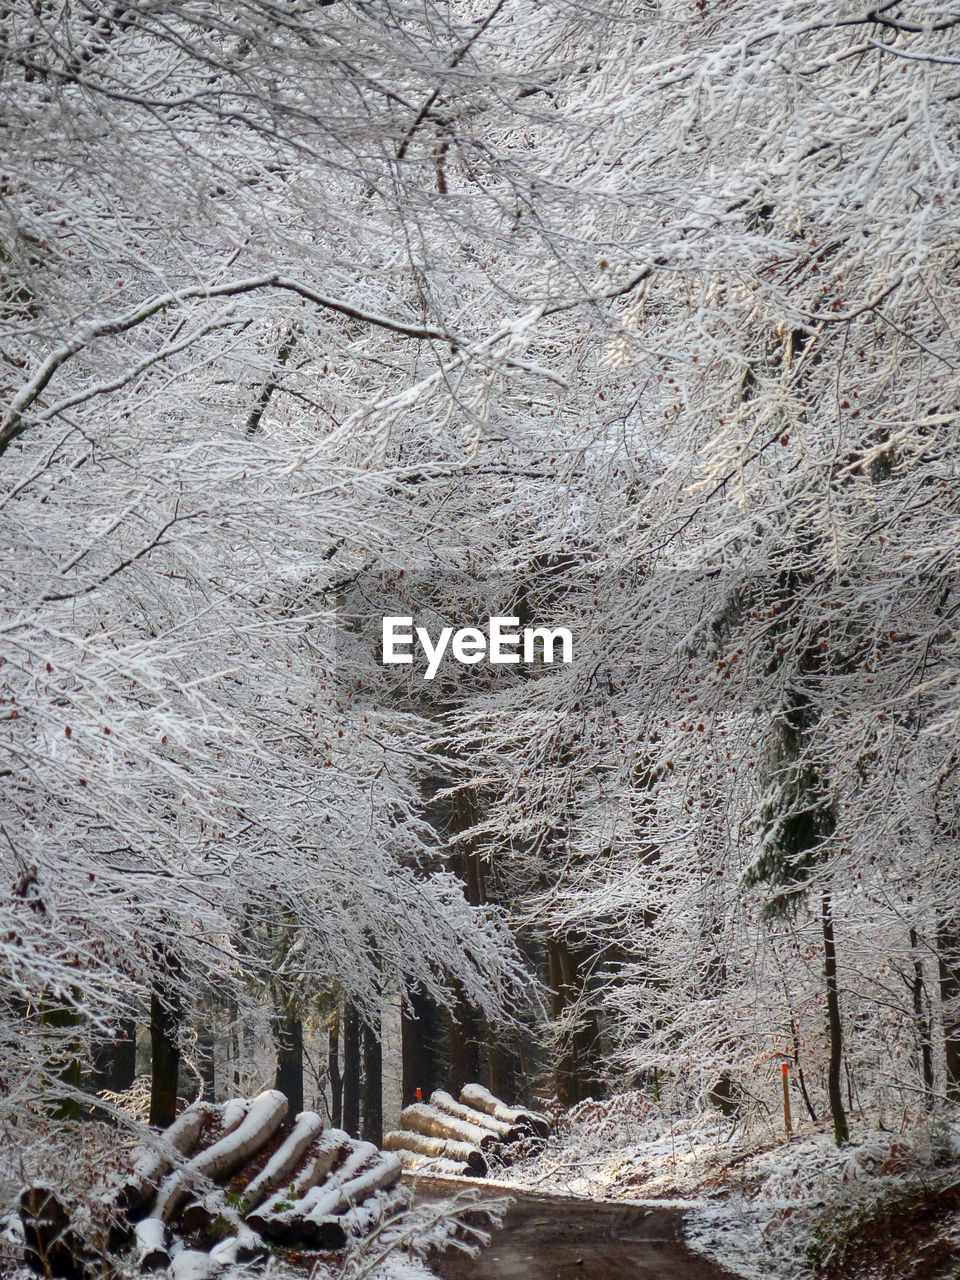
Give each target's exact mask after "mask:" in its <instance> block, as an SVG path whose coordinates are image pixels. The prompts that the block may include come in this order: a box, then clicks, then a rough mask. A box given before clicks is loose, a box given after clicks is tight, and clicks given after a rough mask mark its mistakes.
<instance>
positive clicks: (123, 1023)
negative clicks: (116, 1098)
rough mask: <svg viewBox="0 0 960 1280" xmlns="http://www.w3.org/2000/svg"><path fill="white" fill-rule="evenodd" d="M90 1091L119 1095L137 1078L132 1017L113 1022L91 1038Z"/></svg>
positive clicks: (135, 1035) (135, 1030)
mask: <svg viewBox="0 0 960 1280" xmlns="http://www.w3.org/2000/svg"><path fill="white" fill-rule="evenodd" d="M90 1056H91V1072H90V1075H91V1081H90V1083H91V1088H93V1089H94V1090H96V1091H97V1092H99V1091H100V1090H107V1091H108V1092H109V1093H122V1092H123V1090H124V1089H129V1088H130V1086H131V1085H132V1084H133V1082H134V1080H135V1079H136V1077H137V1026H136V1023H135V1022H134V1020H133V1019H132V1018H121V1019H118V1020H117V1021H115V1022H114V1023H113V1024H112V1025H111V1028H110V1031H109V1032H107V1033H106V1034H104V1035H95V1036H94V1038H93V1044H92V1045H91V1049H90Z"/></svg>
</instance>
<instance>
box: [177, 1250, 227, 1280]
mask: <svg viewBox="0 0 960 1280" xmlns="http://www.w3.org/2000/svg"><path fill="white" fill-rule="evenodd" d="M222 1270H223V1266H222V1264H221V1263H220V1262H218V1261H217V1259H216V1258H214V1257H213V1256H212V1255H211V1254H209V1253H203V1252H201V1250H199V1249H184V1251H183V1252H182V1253H178V1254H177V1256H176V1257H175V1258H174V1260H173V1262H171V1264H170V1271H169V1273H168V1274H169V1277H170V1280H212V1278H213V1276H215V1275H216V1274H217V1273H218V1272H219V1271H222Z"/></svg>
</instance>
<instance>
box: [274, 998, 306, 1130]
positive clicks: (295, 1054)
mask: <svg viewBox="0 0 960 1280" xmlns="http://www.w3.org/2000/svg"><path fill="white" fill-rule="evenodd" d="M274 1038H275V1040H276V1048H277V1075H276V1081H275V1084H274V1088H276V1089H279V1090H280V1092H281V1093H283V1094H286V1097H287V1102H288V1103H289V1104H290V1114H291V1115H293V1116H295V1115H298V1114H299V1113H300V1112H301V1111H302V1110H303V1022H302V1021H301V1019H300V1014H299V1012H298V1010H296V1009H295V1008H293V1007H289V1006H288V1008H287V1010H286V1011H285V1012H283V1013H278V1014H277V1015H276V1017H275V1019H274Z"/></svg>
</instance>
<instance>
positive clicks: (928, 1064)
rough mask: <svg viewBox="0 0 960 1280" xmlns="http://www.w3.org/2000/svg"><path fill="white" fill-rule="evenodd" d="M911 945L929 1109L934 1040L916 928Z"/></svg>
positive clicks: (922, 1071) (916, 1017) (916, 1019)
mask: <svg viewBox="0 0 960 1280" xmlns="http://www.w3.org/2000/svg"><path fill="white" fill-rule="evenodd" d="M910 947H911V949H912V951H913V982H912V984H911V994H912V995H913V1017H914V1022H915V1023H916V1027H917V1041H918V1044H919V1046H920V1074H921V1077H922V1079H923V1103H924V1107H925V1108H926V1110H927V1111H932V1110H933V1040H932V1036H931V1030H930V1014H929V1011H928V1009H927V1002H926V998H925V997H926V984H925V983H924V980H923V960H922V959H921V956H920V952H919V950H918V947H919V939H918V938H917V931H916V929H911V930H910Z"/></svg>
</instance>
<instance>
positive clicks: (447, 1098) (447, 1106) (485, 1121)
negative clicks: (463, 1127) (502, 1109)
mask: <svg viewBox="0 0 960 1280" xmlns="http://www.w3.org/2000/svg"><path fill="white" fill-rule="evenodd" d="M430 1105H431V1107H435V1108H436V1109H437V1111H442V1112H443V1113H444V1115H448V1116H454V1117H455V1118H456V1119H457V1120H466V1122H467V1123H468V1124H475V1125H477V1126H478V1127H479V1128H481V1129H489V1130H490V1131H491V1133H495V1134H496V1135H497V1137H498V1138H499V1139H500V1141H501V1142H519V1141H520V1139H521V1138H524V1137H526V1135H527V1133H528V1132H529V1131H528V1130H527V1129H526V1128H524V1127H523V1126H521V1125H515V1124H507V1122H506V1120H498V1119H497V1118H496V1116H490V1115H487V1113H486V1112H485V1111H476V1110H475V1109H474V1108H473V1107H468V1106H467V1105H466V1104H465V1103H463V1102H458V1101H457V1100H456V1098H454V1097H452V1096H451V1095H450V1094H449V1093H447V1092H446V1090H444V1089H435V1090H434V1091H433V1093H431V1095H430Z"/></svg>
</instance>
